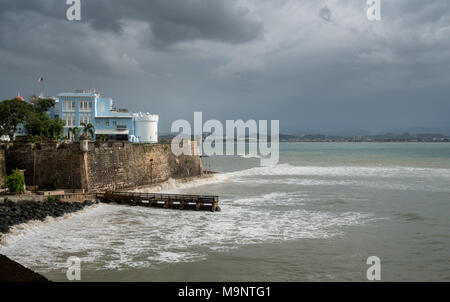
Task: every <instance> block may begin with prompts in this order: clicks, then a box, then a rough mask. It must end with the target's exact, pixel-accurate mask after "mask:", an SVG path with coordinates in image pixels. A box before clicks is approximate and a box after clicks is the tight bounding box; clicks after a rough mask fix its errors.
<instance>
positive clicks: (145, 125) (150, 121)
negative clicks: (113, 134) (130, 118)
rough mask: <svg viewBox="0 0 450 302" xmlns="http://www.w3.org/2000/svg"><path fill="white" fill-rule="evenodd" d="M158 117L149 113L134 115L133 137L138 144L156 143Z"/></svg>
mask: <svg viewBox="0 0 450 302" xmlns="http://www.w3.org/2000/svg"><path fill="white" fill-rule="evenodd" d="M158 121H159V116H158V115H154V114H150V113H148V112H147V113H142V112H139V113H135V114H134V122H135V136H136V138H137V139H138V140H139V142H140V143H157V142H158Z"/></svg>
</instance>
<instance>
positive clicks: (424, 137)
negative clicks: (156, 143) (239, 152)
mask: <svg viewBox="0 0 450 302" xmlns="http://www.w3.org/2000/svg"><path fill="white" fill-rule="evenodd" d="M209 135H210V134H204V135H203V140H204V139H205V138H206V137H208V136H209ZM174 137H175V136H174V135H162V136H160V139H161V140H162V141H164V142H166V143H170V142H171V140H172V139H173V138H174ZM191 139H195V138H194V137H192V138H191ZM264 140H267V141H270V137H267V138H264ZM227 141H228V142H231V141H234V142H235V141H246V142H252V141H255V140H254V138H250V137H249V136H248V135H247V136H245V137H239V138H223V142H224V143H226V142H227ZM279 142H280V143H301V142H308V143H312V142H318V143H327V142H335V143H341V142H343V143H345V142H367V143H448V142H450V136H448V135H444V134H433V133H424V134H410V133H403V134H394V133H386V134H379V135H359V134H354V135H352V136H349V135H327V134H304V135H291V134H280V135H279Z"/></svg>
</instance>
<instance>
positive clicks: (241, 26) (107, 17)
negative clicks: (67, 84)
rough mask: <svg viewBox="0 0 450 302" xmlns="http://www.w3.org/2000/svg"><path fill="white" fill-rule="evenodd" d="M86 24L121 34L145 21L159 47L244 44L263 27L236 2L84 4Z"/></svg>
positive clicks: (57, 8) (14, 6)
mask: <svg viewBox="0 0 450 302" xmlns="http://www.w3.org/2000/svg"><path fill="white" fill-rule="evenodd" d="M81 3H82V10H81V12H82V20H83V21H85V22H89V23H90V24H91V25H92V27H93V28H94V29H97V30H110V31H113V32H116V33H119V32H120V31H121V30H122V29H123V21H124V20H134V21H143V22H146V23H148V24H149V25H150V26H151V31H152V33H153V38H154V39H155V41H154V42H155V43H158V45H167V44H171V43H175V42H179V41H186V40H195V39H211V40H217V41H222V42H226V43H244V42H248V41H251V40H253V39H255V38H257V37H258V36H260V35H261V33H262V31H263V26H262V23H261V22H259V21H258V20H255V19H254V18H253V17H252V16H250V15H249V10H248V9H247V8H245V7H242V6H238V5H236V1H234V0H227V1H223V0H171V1H167V0H152V1H142V0H127V1H123V0H90V1H82V2H81ZM67 8H68V6H67V5H66V4H65V1H60V0H43V1H35V0H22V1H17V0H3V2H2V3H1V4H0V11H1V12H14V14H16V15H20V14H21V13H23V12H27V11H31V12H36V13H39V14H42V15H43V16H45V17H51V18H58V19H62V18H65V11H66V9H67Z"/></svg>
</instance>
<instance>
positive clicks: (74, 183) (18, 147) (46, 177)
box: [6, 143, 82, 189]
mask: <svg viewBox="0 0 450 302" xmlns="http://www.w3.org/2000/svg"><path fill="white" fill-rule="evenodd" d="M81 159H82V153H81V151H80V147H79V145H78V144H62V145H57V144H31V143H29V144H20V143H16V144H13V145H9V147H8V148H7V150H6V170H7V172H8V173H10V172H11V170H13V169H20V170H25V171H24V174H25V184H26V185H27V186H39V188H41V189H56V188H63V189H79V188H81V187H82V178H81V168H82V167H81Z"/></svg>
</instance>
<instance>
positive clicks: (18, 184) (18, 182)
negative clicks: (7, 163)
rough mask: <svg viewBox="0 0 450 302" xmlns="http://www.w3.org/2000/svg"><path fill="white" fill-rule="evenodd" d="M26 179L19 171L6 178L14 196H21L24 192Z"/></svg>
mask: <svg viewBox="0 0 450 302" xmlns="http://www.w3.org/2000/svg"><path fill="white" fill-rule="evenodd" d="M24 185H25V177H24V176H23V174H22V173H20V171H19V170H18V169H15V170H13V173H12V174H11V175H8V176H7V177H6V187H7V188H8V189H9V192H10V193H12V194H20V193H23V192H24V188H23V187H24Z"/></svg>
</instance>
